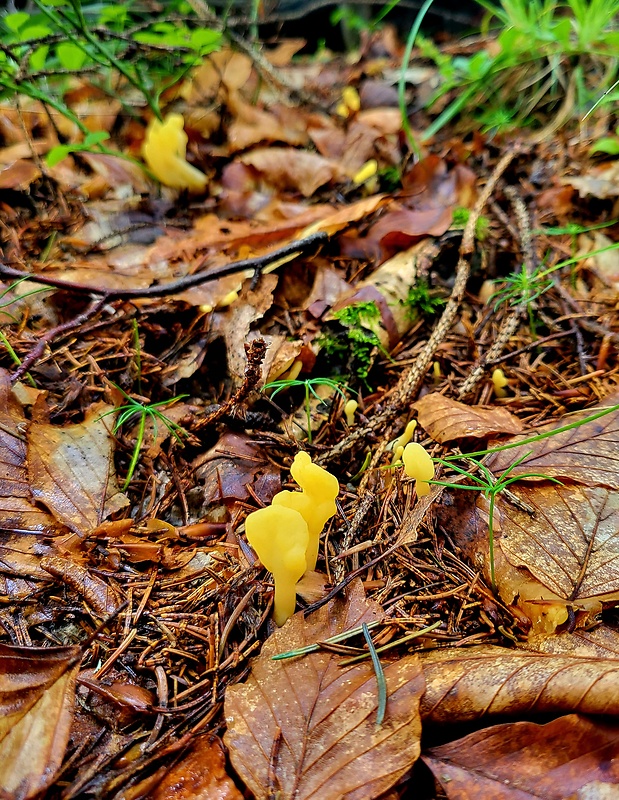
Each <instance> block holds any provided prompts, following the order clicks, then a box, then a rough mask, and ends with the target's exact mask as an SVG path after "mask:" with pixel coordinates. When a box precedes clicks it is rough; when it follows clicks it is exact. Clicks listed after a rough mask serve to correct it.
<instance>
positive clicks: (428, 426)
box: [413, 392, 522, 444]
mask: <svg viewBox="0 0 619 800" xmlns="http://www.w3.org/2000/svg"><path fill="white" fill-rule="evenodd" d="M413 408H414V409H415V410H416V411H417V419H418V420H419V424H420V425H421V427H422V428H423V429H424V430H425V431H426V432H427V433H428V435H429V436H431V437H432V438H433V439H434V440H435V441H437V442H440V443H441V444H443V443H444V442H451V441H453V440H454V439H463V438H465V437H467V436H471V437H474V438H481V437H483V436H488V435H489V434H491V433H520V431H521V430H522V423H521V422H520V420H519V419H518V418H517V417H515V416H514V415H513V414H510V412H509V411H508V410H507V409H506V408H498V407H488V408H486V407H484V406H467V405H466V404H465V403H459V402H458V401H457V400H452V399H451V398H449V397H445V396H444V395H442V394H439V393H438V392H431V393H430V394H427V395H425V396H424V397H422V398H421V400H417V402H416V403H413Z"/></svg>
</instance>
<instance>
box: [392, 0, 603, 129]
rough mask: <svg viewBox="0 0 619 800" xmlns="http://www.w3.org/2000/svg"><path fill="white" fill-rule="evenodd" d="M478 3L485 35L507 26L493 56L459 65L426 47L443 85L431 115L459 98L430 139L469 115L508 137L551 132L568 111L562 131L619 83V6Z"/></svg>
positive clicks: (480, 55) (521, 0)
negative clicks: (531, 129) (517, 131)
mask: <svg viewBox="0 0 619 800" xmlns="http://www.w3.org/2000/svg"><path fill="white" fill-rule="evenodd" d="M477 2H478V3H479V4H480V5H481V6H482V7H483V8H484V9H485V10H486V11H487V17H486V22H485V27H484V32H487V31H488V29H489V27H490V25H491V23H493V22H498V25H499V27H498V32H497V36H496V40H495V41H494V42H493V45H492V48H488V49H483V50H480V51H479V52H477V53H475V54H474V55H472V56H458V57H454V58H451V57H449V56H446V55H445V54H443V53H441V52H440V51H439V50H438V48H437V47H436V46H435V45H434V44H433V43H431V42H429V41H427V40H420V45H421V52H422V54H423V55H425V56H426V57H427V58H431V59H432V60H433V61H434V62H435V64H436V66H437V67H438V70H439V74H440V76H441V78H442V85H441V87H440V88H439V89H438V91H437V92H436V94H435V95H434V96H433V97H432V98H431V99H430V101H429V102H428V104H427V107H428V108H430V109H431V108H432V106H433V104H434V103H435V102H437V101H438V100H439V99H440V98H442V97H444V95H445V94H448V93H454V94H455V97H454V99H453V100H452V101H451V102H450V103H448V105H447V106H446V107H445V108H444V110H443V111H442V112H441V113H440V114H439V115H438V117H437V118H436V119H435V120H434V122H433V123H432V124H431V125H430V126H429V127H428V128H427V130H426V131H425V133H424V138H425V139H427V138H430V137H431V136H433V135H434V134H435V133H436V132H437V131H439V130H440V129H441V128H442V127H443V126H444V125H445V124H446V123H447V122H448V121H449V120H451V119H453V118H454V117H455V116H457V115H459V114H461V113H462V112H463V111H466V113H467V118H470V119H471V120H473V121H474V122H475V125H476V127H478V126H481V127H482V128H483V129H485V130H491V129H494V130H499V131H502V130H506V129H508V128H510V127H515V126H520V127H522V126H523V125H532V124H543V123H545V122H546V121H547V120H548V115H549V114H552V113H556V112H557V111H558V109H559V107H560V106H563V107H562V109H561V113H560V118H559V117H558V118H557V120H558V122H559V123H560V122H563V121H566V120H567V118H569V117H570V116H574V115H576V114H578V113H580V112H581V111H583V110H585V109H586V107H587V106H588V105H590V104H591V103H592V102H593V101H594V100H595V99H596V98H599V96H600V92H603V91H604V89H605V88H607V87H610V86H611V85H612V84H613V82H614V81H615V79H616V78H617V69H618V67H617V59H616V52H617V47H618V45H619V30H617V17H618V15H619V0H566V2H563V3H559V2H557V0H501V2H500V3H492V2H490V1H489V0H477ZM405 63H408V62H405ZM610 99H611V98H610V97H609V98H605V99H604V102H609V101H610ZM563 117H565V119H563Z"/></svg>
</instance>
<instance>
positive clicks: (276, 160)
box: [240, 147, 345, 197]
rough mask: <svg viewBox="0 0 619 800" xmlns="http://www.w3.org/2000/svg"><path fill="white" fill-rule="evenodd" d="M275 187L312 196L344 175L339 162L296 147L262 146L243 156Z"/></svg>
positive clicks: (243, 158)
mask: <svg viewBox="0 0 619 800" xmlns="http://www.w3.org/2000/svg"><path fill="white" fill-rule="evenodd" d="M240 160H241V161H242V163H243V164H249V165H250V166H252V167H254V169H256V170H257V171H258V172H259V173H260V174H261V175H262V176H263V178H264V179H265V180H266V181H268V183H270V184H271V185H272V186H275V187H276V188H278V189H282V190H284V191H285V190H292V191H297V192H301V194H302V195H303V196H304V197H311V196H312V195H313V194H314V192H315V191H316V189H318V188H319V187H320V186H324V185H325V184H326V183H331V182H332V181H337V180H341V179H343V178H344V177H345V175H344V173H343V171H342V169H341V168H340V166H339V165H338V163H337V162H336V161H330V160H329V159H326V158H323V157H322V156H319V155H317V154H316V153H308V152H307V151H305V150H295V148H293V147H259V148H257V149H255V150H252V151H251V152H249V153H245V154H244V155H242V156H240Z"/></svg>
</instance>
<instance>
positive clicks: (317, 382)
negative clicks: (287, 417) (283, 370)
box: [262, 378, 348, 444]
mask: <svg viewBox="0 0 619 800" xmlns="http://www.w3.org/2000/svg"><path fill="white" fill-rule="evenodd" d="M295 386H302V387H303V388H304V389H305V401H304V405H305V416H306V419H307V443H308V444H311V443H312V408H311V405H310V396H311V395H313V396H314V397H315V398H316V399H317V400H319V401H320V402H322V401H323V398H322V397H320V395H319V394H317V392H316V390H315V389H314V386H329V387H330V388H331V389H333V390H334V391H335V392H336V393H338V394H339V395H340V396H341V397H343V398H345V397H346V395H345V394H344V389H348V387H347V386H346V384H344V383H342V382H341V381H338V380H336V379H333V378H306V379H305V380H302V381H300V380H281V381H271V382H270V383H267V384H265V385H264V386H263V387H262V391H271V390H273V391H272V394H271V398H273V397H275V396H276V395H277V394H278V393H279V392H282V391H283V390H284V389H292V388H294V387H295Z"/></svg>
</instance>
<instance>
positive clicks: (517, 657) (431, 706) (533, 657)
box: [421, 645, 619, 725]
mask: <svg viewBox="0 0 619 800" xmlns="http://www.w3.org/2000/svg"><path fill="white" fill-rule="evenodd" d="M421 663H422V667H423V676H424V678H425V682H426V691H425V694H424V695H423V697H422V700H421V717H422V720H423V722H424V724H431V725H450V724H453V723H455V722H473V721H479V720H486V719H489V718H490V719H491V718H493V717H497V716H511V717H516V716H523V715H530V714H558V713H572V712H579V713H582V714H610V715H617V714H619V694H618V693H617V690H616V686H617V680H618V679H619V659H609V658H599V657H596V656H591V657H586V656H577V655H569V654H566V655H554V654H550V655H549V654H546V653H533V652H526V651H522V650H507V649H506V648H505V647H495V646H492V645H479V646H477V647H470V648H461V649H458V648H448V649H445V650H433V651H430V652H427V653H423V654H422V655H421Z"/></svg>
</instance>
